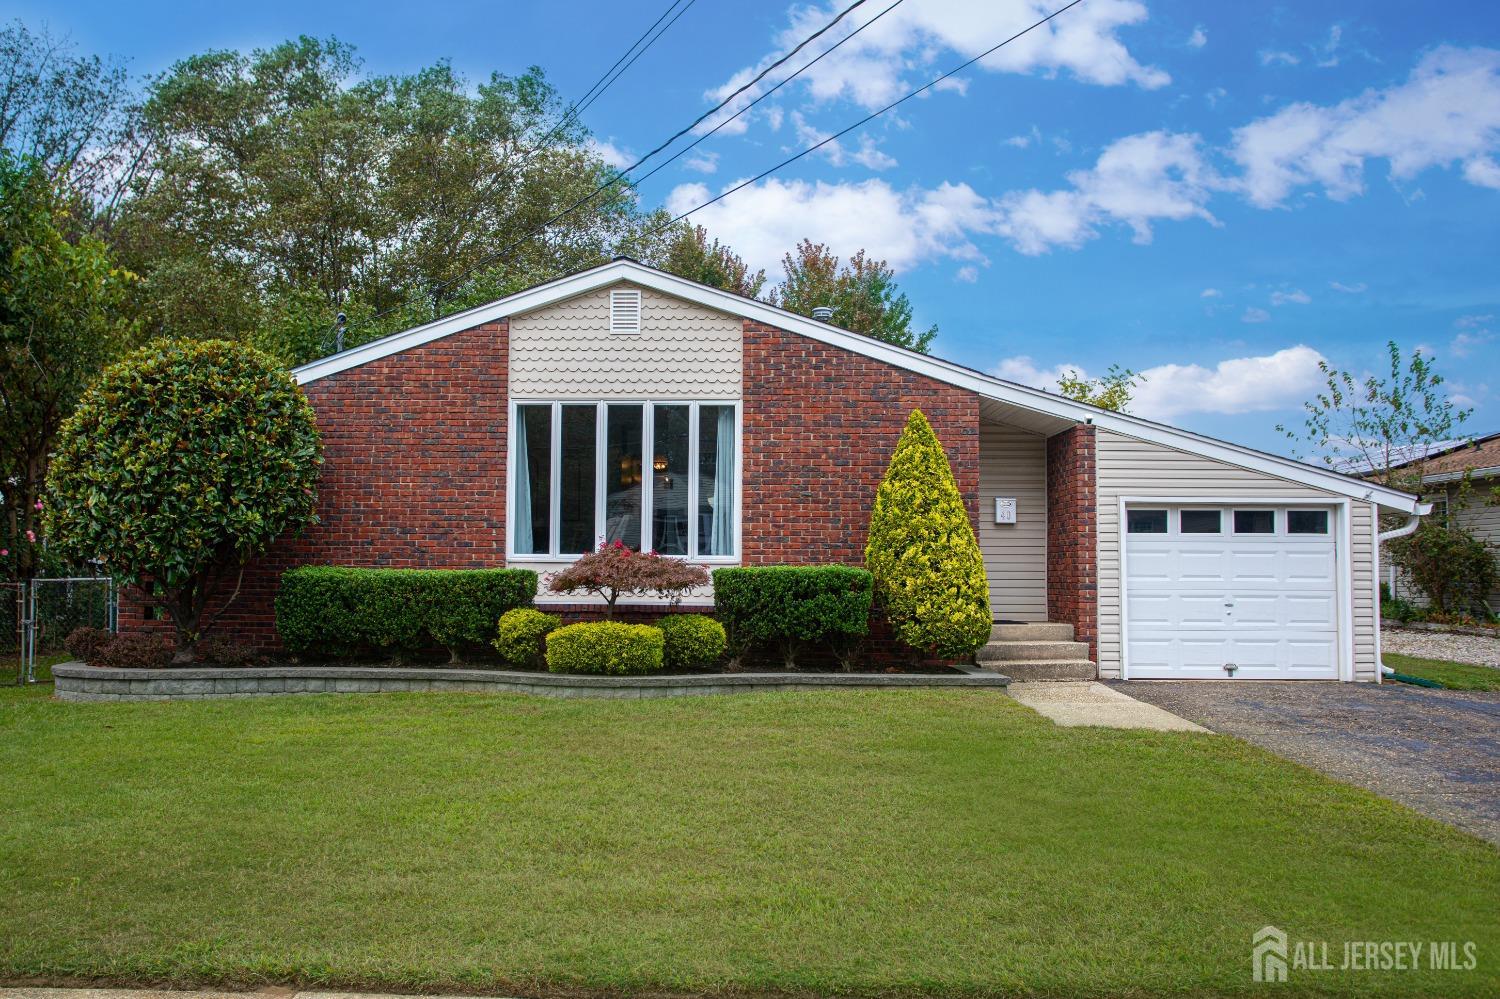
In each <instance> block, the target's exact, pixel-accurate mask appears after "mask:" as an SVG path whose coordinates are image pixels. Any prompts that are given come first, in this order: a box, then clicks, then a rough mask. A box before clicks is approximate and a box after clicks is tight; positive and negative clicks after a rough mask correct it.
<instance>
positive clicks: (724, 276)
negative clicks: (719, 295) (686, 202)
mask: <svg viewBox="0 0 1500 999" xmlns="http://www.w3.org/2000/svg"><path fill="white" fill-rule="evenodd" d="M647 262H648V263H650V264H651V265H652V266H654V267H657V268H660V269H661V270H664V271H668V272H670V273H672V274H676V275H677V276H679V277H685V278H687V279H688V280H689V281H697V282H699V283H700V284H706V285H710V286H712V287H714V288H722V289H724V290H725V291H731V292H734V293H735V294H736V295H743V296H744V297H745V298H755V297H757V296H758V295H759V294H760V290H761V288H762V287H763V286H764V285H765V283H766V272H765V271H763V270H755V271H752V270H751V269H750V265H749V264H747V263H745V261H744V260H742V259H741V258H740V256H739V255H738V254H737V253H735V252H734V251H733V250H731V249H730V248H729V247H728V246H726V245H724V244H723V243H720V242H719V241H718V240H717V239H710V237H709V235H708V230H707V229H705V228H703V226H701V225H685V224H684V225H679V226H677V227H675V229H674V230H673V231H672V232H671V234H670V235H669V237H668V239H667V242H666V245H665V246H663V247H662V249H661V251H660V253H659V254H658V256H657V257H656V258H654V259H653V258H649V257H648V258H647Z"/></svg>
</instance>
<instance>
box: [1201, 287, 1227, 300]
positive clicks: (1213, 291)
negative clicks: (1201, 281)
mask: <svg viewBox="0 0 1500 999" xmlns="http://www.w3.org/2000/svg"><path fill="white" fill-rule="evenodd" d="M1223 295H1224V293H1223V292H1222V291H1220V290H1219V289H1217V288H1204V289H1203V290H1202V291H1201V292H1199V293H1198V297H1199V298H1222V297H1223Z"/></svg>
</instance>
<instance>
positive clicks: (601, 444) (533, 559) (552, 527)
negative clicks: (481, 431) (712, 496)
mask: <svg viewBox="0 0 1500 999" xmlns="http://www.w3.org/2000/svg"><path fill="white" fill-rule="evenodd" d="M521 406H550V407H552V409H551V413H552V415H551V426H550V428H549V429H550V431H551V436H552V439H551V449H550V451H551V453H550V455H549V459H550V461H551V484H550V489H549V501H550V503H551V507H550V509H549V510H548V517H547V531H548V537H547V552H546V553H541V554H533V553H525V554H521V553H517V552H516V548H515V517H513V516H512V515H511V514H512V511H514V510H515V508H516V502H515V497H516V432H517V427H518V425H519V420H518V418H517V409H518V408H519V407H521ZM564 406H594V407H596V410H595V417H594V548H596V549H597V548H598V547H599V545H600V544H602V543H603V541H604V520H605V502H606V496H605V491H604V480H605V467H604V466H605V456H606V452H607V440H608V437H607V430H608V428H607V421H608V407H610V406H641V407H644V408H643V410H642V413H641V451H642V454H641V473H642V474H641V550H642V551H651V550H652V548H653V546H654V539H653V538H652V537H651V524H652V520H653V519H654V518H653V510H654V507H653V501H654V497H653V496H652V489H653V486H654V481H653V477H652V475H651V474H650V469H651V462H652V459H653V458H654V457H655V455H654V454H652V453H651V452H652V448H653V443H654V441H655V438H656V407H657V406H687V407H688V468H689V469H690V470H691V472H690V474H689V475H688V500H687V502H688V510H689V515H688V553H687V554H686V555H671V556H668V557H670V558H678V559H683V560H685V561H688V562H692V563H694V564H697V565H737V564H739V561H740V544H741V535H742V532H743V530H744V505H745V504H744V495H745V480H744V465H745V462H744V434H745V428H744V411H743V408H742V407H741V404H740V400H738V399H659V398H650V399H642V398H630V399H598V398H593V399H511V400H510V403H509V425H508V428H507V432H506V452H505V560H506V562H514V563H565V562H572V561H574V560H576V559H577V558H579V557H580V556H582V555H586V554H588V553H587V552H563V551H560V550H559V549H560V548H561V537H562V519H561V516H560V513H561V509H562V407H564ZM704 406H729V407H732V408H733V409H734V539H733V541H734V544H733V547H732V550H731V552H730V554H728V555H699V554H697V552H698V540H699V539H698V490H699V476H698V467H699V466H698V459H699V454H698V437H699V430H698V428H699V422H698V421H699V413H700V411H701V409H702V407H704Z"/></svg>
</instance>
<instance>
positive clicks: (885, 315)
mask: <svg viewBox="0 0 1500 999" xmlns="http://www.w3.org/2000/svg"><path fill="white" fill-rule="evenodd" d="M781 263H782V267H783V269H784V270H785V271H786V278H785V280H783V281H782V282H781V284H780V285H779V286H777V287H776V288H775V289H773V290H772V292H771V296H770V300H771V304H772V305H776V306H780V307H781V308H783V309H786V310H787V311H789V312H796V313H798V314H800V315H804V316H811V315H812V311H813V309H815V308H818V307H820V306H825V305H826V306H829V307H831V308H832V309H833V321H834V323H836V324H837V325H839V326H842V327H843V328H844V329H847V330H852V331H853V332H855V333H863V334H865V335H866V336H871V337H874V338H875V339H877V340H884V341H886V342H887V343H893V344H895V345H896V346H898V347H907V348H909V349H911V350H917V351H921V352H922V353H924V354H925V353H926V352H927V349H928V347H930V346H931V345H932V341H933V338H934V337H936V336H937V327H936V326H932V327H929V328H928V329H926V330H917V329H913V328H912V325H911V318H912V314H911V302H910V300H909V299H907V297H906V295H905V293H903V292H900V291H897V289H896V281H895V272H894V271H892V270H891V269H890V268H889V267H887V266H886V263H885V261H884V260H871V259H869V258H868V257H866V256H865V251H864V250H860V251H859V252H857V253H855V254H854V256H852V257H850V258H849V259H848V261H847V262H845V263H844V264H843V265H842V266H840V263H839V258H838V257H836V256H834V255H833V254H832V253H830V252H829V250H828V247H827V246H825V245H824V244H822V243H814V242H813V241H812V240H810V239H804V240H803V241H802V242H800V243H798V244H797V251H796V253H795V254H792V253H788V254H787V255H786V256H785V257H783V258H782V262H781Z"/></svg>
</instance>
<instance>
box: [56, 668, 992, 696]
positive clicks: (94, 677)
mask: <svg viewBox="0 0 1500 999" xmlns="http://www.w3.org/2000/svg"><path fill="white" fill-rule="evenodd" d="M958 669H960V670H961V672H957V673H942V674H920V673H712V674H694V675H690V676H628V677H627V676H562V675H557V674H552V673H524V672H512V671H509V670H488V669H482V670H481V669H405V668H398V667H380V666H282V667H267V668H261V669H107V668H104V667H98V666H85V665H84V664H83V663H76V662H74V663H64V664H62V665H58V666H54V667H53V668H52V676H53V679H54V681H55V683H56V688H55V689H56V696H57V698H58V699H59V700H63V701H183V700H201V699H203V698H210V697H273V696H276V695H278V694H373V693H381V692H388V691H413V690H439V691H462V692H467V693H495V694H538V695H541V696H543V697H685V696H692V695H697V694H735V693H751V692H757V691H767V690H829V689H833V688H839V687H846V688H848V687H855V688H868V687H884V688H915V687H987V688H993V689H997V690H1003V689H1005V687H1006V686H1007V685H1008V684H1009V683H1010V679H1009V678H1008V677H1005V676H1002V675H1000V674H999V673H993V672H991V671H989V670H983V669H978V668H975V667H958Z"/></svg>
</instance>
